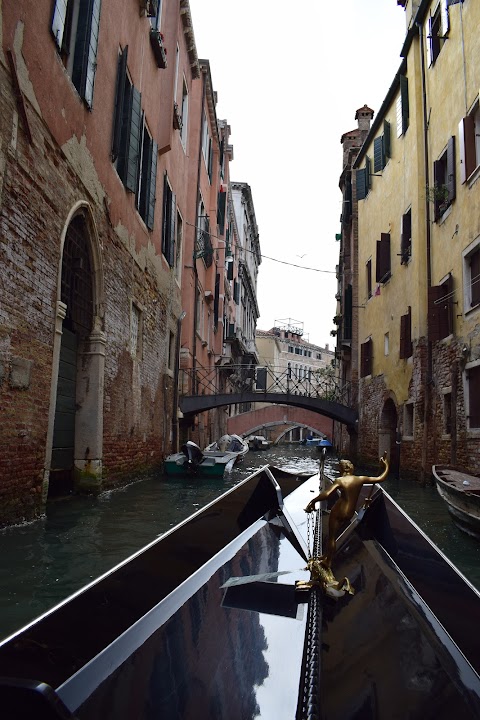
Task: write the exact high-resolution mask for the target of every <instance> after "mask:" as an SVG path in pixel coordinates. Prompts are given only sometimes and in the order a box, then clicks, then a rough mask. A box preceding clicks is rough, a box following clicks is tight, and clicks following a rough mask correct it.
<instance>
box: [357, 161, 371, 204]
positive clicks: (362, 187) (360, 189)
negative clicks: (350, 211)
mask: <svg viewBox="0 0 480 720" xmlns="http://www.w3.org/2000/svg"><path fill="white" fill-rule="evenodd" d="M355 177H356V186H357V200H363V199H364V198H366V197H367V192H368V190H367V173H366V170H365V168H361V169H360V170H357V171H356V176H355Z"/></svg>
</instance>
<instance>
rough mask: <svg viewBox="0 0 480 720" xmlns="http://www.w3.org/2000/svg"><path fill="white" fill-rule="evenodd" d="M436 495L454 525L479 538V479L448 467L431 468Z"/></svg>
mask: <svg viewBox="0 0 480 720" xmlns="http://www.w3.org/2000/svg"><path fill="white" fill-rule="evenodd" d="M432 471H433V476H434V479H435V484H436V486H437V490H438V494H439V495H440V497H441V498H442V500H444V501H445V503H446V505H447V508H448V511H449V513H450V515H451V517H452V519H453V521H454V522H455V524H456V525H457V526H458V527H459V528H460V530H463V531H464V532H466V533H468V534H469V535H473V536H474V537H477V538H480V478H479V477H477V476H476V475H470V474H469V473H467V472H465V471H464V470H462V469H460V468H454V467H449V466H448V465H434V466H433V467H432Z"/></svg>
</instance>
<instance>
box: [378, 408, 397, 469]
mask: <svg viewBox="0 0 480 720" xmlns="http://www.w3.org/2000/svg"><path fill="white" fill-rule="evenodd" d="M397 427H398V414H397V408H396V405H395V403H394V401H393V400H392V398H388V400H386V401H385V404H384V406H383V408H382V412H381V415H380V427H379V431H378V453H379V457H381V456H382V455H383V453H384V452H385V450H386V451H387V455H388V458H389V461H390V472H394V473H395V472H397V469H398V457H397V456H398V453H397V445H396V437H397Z"/></svg>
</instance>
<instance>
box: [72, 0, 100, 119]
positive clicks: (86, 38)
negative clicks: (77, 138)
mask: <svg viewBox="0 0 480 720" xmlns="http://www.w3.org/2000/svg"><path fill="white" fill-rule="evenodd" d="M100 8H101V0H80V6H79V11H78V24H77V33H76V39H75V54H74V61H73V72H72V82H73V84H74V85H75V87H76V88H77V91H78V94H79V95H80V97H82V98H84V99H85V101H86V103H87V105H88V106H89V107H90V108H91V107H92V104H93V87H94V83H95V70H96V67H97V49H98V33H99V27H100Z"/></svg>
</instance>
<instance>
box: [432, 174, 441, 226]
mask: <svg viewBox="0 0 480 720" xmlns="http://www.w3.org/2000/svg"><path fill="white" fill-rule="evenodd" d="M442 183H443V178H442V173H441V163H440V162H439V160H434V162H433V186H434V187H435V188H438V187H439V185H441V184H442ZM433 207H434V210H433V217H434V220H435V222H437V220H439V218H440V200H439V199H438V198H434V201H433Z"/></svg>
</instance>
